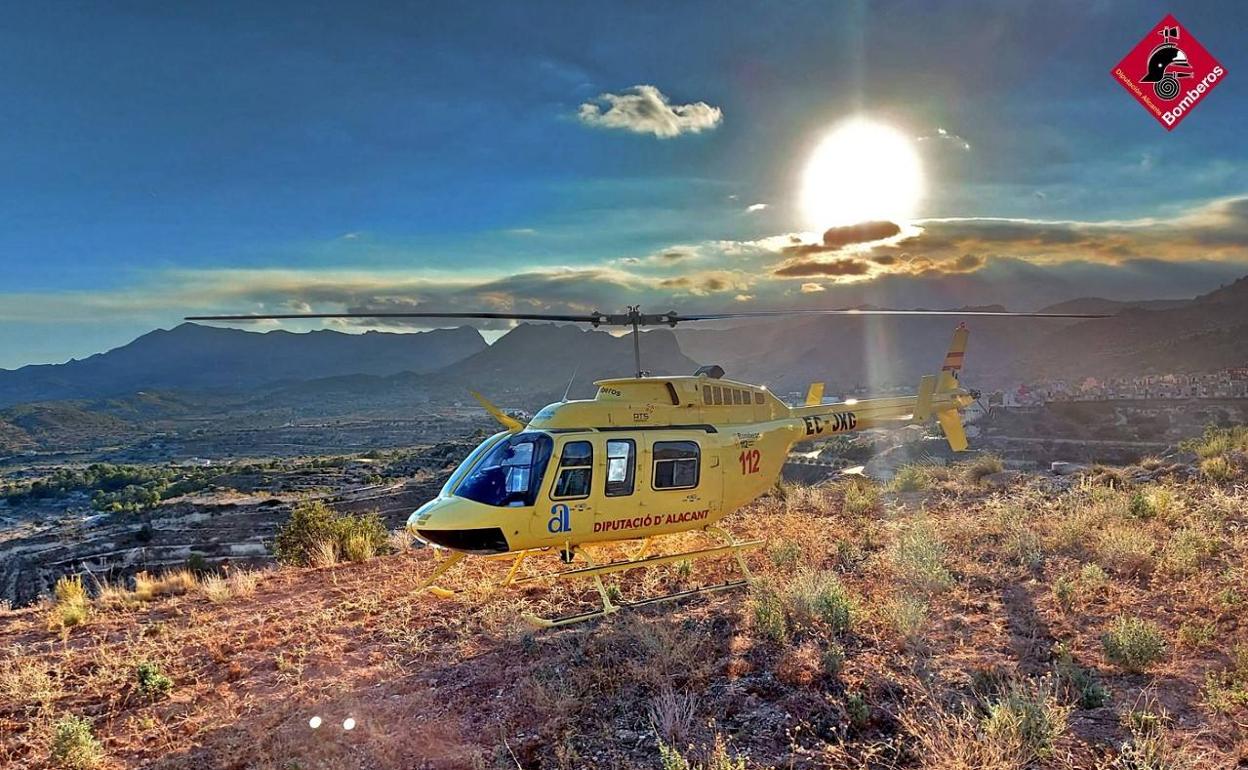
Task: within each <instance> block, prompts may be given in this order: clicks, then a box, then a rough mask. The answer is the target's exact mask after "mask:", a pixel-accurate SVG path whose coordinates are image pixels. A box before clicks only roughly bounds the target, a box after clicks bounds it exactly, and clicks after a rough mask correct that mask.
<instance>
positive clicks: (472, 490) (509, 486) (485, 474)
mask: <svg viewBox="0 0 1248 770" xmlns="http://www.w3.org/2000/svg"><path fill="white" fill-rule="evenodd" d="M552 443H553V442H552V441H551V439H550V436H547V435H546V434H545V433H517V434H516V435H514V436H512V437H510V438H508V439H505V440H504V441H502V442H500V443H499V444H498V445H497V446H495V447H494V448H493V449H491V450H490V451H489V452H488V453H487V454H486V455H485V456H484V457H482V458H481V459H480V461H478V462H477V464H476V466H475V467H473V469H472V470H471V471H469V472H468V474H467V475H466V476H464V480H463V481H462V482H460V484H459V486H458V487H457V488H456V489H455V496H456V497H462V498H464V499H466V500H473V501H475V502H478V503H485V504H486V505H497V506H500V507H512V506H521V505H532V504H533V502H534V499H535V498H536V497H537V490H538V488H539V487H540V486H541V484H542V475H543V473H544V472H545V470H546V461H547V460H549V459H550V450H551V444H552Z"/></svg>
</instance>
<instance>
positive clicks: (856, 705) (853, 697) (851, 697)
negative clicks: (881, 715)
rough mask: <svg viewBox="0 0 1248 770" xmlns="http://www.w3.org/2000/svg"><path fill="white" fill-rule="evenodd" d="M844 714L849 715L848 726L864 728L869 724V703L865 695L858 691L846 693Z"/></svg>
mask: <svg viewBox="0 0 1248 770" xmlns="http://www.w3.org/2000/svg"><path fill="white" fill-rule="evenodd" d="M845 715H846V716H848V717H849V725H850V727H853V728H854V729H855V730H863V729H866V727H867V725H869V724H871V704H870V703H868V702H867V696H866V695H864V694H862V693H860V692H850V693H846V694H845Z"/></svg>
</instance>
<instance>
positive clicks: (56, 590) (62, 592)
mask: <svg viewBox="0 0 1248 770" xmlns="http://www.w3.org/2000/svg"><path fill="white" fill-rule="evenodd" d="M52 595H53V596H55V597H56V601H57V602H58V603H60V604H86V603H87V589H86V588H84V587H83V585H82V576H81V575H64V576H62V577H60V578H58V579H57V581H56V585H55V586H54V587H53V588H52Z"/></svg>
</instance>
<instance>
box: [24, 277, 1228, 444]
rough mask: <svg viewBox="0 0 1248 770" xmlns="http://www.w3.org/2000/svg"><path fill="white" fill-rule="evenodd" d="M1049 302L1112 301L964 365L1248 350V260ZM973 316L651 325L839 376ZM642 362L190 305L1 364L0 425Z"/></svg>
mask: <svg viewBox="0 0 1248 770" xmlns="http://www.w3.org/2000/svg"><path fill="white" fill-rule="evenodd" d="M967 309H968V308H963V310H967ZM1044 310H1045V311H1046V312H1066V313H1112V314H1113V315H1112V317H1110V318H1105V319H1095V320H1063V319H1010V318H986V317H975V318H971V319H969V323H970V326H971V327H972V334H971V343H970V349H969V353H968V356H967V363H966V369H965V372H964V375H963V380H964V381H965V382H967V383H970V384H974V385H975V386H977V387H982V388H995V387H1004V386H1009V385H1011V384H1017V383H1018V382H1020V381H1033V380H1037V379H1048V380H1052V379H1065V380H1078V379H1081V378H1083V377H1088V376H1092V377H1099V378H1104V377H1123V376H1133V375H1143V374H1156V373H1167V372H1195V371H1209V370H1215V369H1221V368H1226V367H1231V366H1244V365H1248V278H1243V279H1240V280H1238V281H1236V282H1234V283H1233V284H1230V285H1227V286H1223V287H1221V288H1219V289H1217V290H1216V291H1213V292H1210V293H1208V294H1205V295H1202V296H1199V297H1195V298H1193V299H1190V300H1149V301H1141V302H1118V301H1114V300H1107V299H1101V298H1081V299H1074V300H1070V301H1068V302H1063V303H1061V304H1059V305H1055V306H1052V307H1049V308H1045V309H1044ZM957 320H958V319H956V318H943V317H941V318H924V317H913V316H910V317H907V316H895V317H887V316H885V317H882V316H853V317H846V316H823V317H799V318H790V319H783V320H776V321H771V322H766V323H752V324H747V325H742V326H737V327H731V328H696V327H693V326H688V327H684V326H682V327H681V328H679V329H676V330H674V331H673V330H667V329H659V330H652V331H647V332H644V333H643V335H642V338H641V346H642V356H643V367H644V368H645V369H647V370H648V371H650V372H653V373H655V374H686V373H691V372H693V371H694V370H695V369H696V368H697V367H698V366H699V365H701V364H710V363H717V364H720V365H721V366H723V367H724V369H725V370H726V371H727V373H728V376H729V377H732V378H736V379H741V380H745V381H749V382H754V383H758V384H764V385H768V386H769V387H771V388H772V389H773V390H776V391H777V392H790V391H796V390H802V389H804V388H805V386H806V384H808V383H809V382H812V381H824V382H827V383H828V388H829V392H832V393H835V392H844V391H847V390H849V389H852V388H856V387H863V388H865V389H867V390H872V389H882V388H886V387H891V386H911V385H913V384H915V383H917V382H918V378H919V377H920V376H921V375H923V374H928V373H931V372H934V371H936V370H937V369H938V368H939V366H940V363H941V360H942V358H943V355H944V351H945V349H946V347H947V345H948V341H949V336H950V333H951V331H952V328H953V326H954V325H955V324H956V322H957ZM633 366H634V365H633V350H632V340H631V339H630V338H629V337H627V336H614V335H612V334H609V333H607V332H604V331H599V330H590V329H581V328H577V327H574V326H558V325H549V324H520V325H519V326H517V327H515V328H514V329H512V330H511V331H509V332H508V333H507V334H505V335H503V336H502V337H500V338H499V339H498V340H497V341H495V342H494V343H493V344H487V343H486V342H485V340H484V338H483V337H482V336H481V334H480V333H479V332H478V331H477V330H475V329H473V328H471V327H466V326H464V327H459V328H455V329H438V330H434V331H428V332H417V333H384V332H367V333H364V334H344V333H341V332H335V331H317V332H308V333H292V332H287V331H270V332H263V333H261V332H254V331H243V330H238V329H225V328H217V327H208V326H199V325H195V324H189V323H187V324H182V325H180V326H177V327H175V328H173V329H170V330H157V331H153V332H151V333H149V334H145V335H143V336H141V337H139V338H138V339H136V340H134V341H133V342H130V343H129V344H127V345H123V346H121V347H119V348H116V349H114V350H110V351H107V352H104V353H99V354H96V355H93V356H90V357H88V358H85V359H82V360H73V361H69V362H67V363H64V364H57V365H38V366H27V367H22V368H20V369H16V370H0V442H2V443H4V444H7V445H8V446H10V447H20V446H23V444H24V440H23V438H22V436H23V435H26V436H29V435H33V434H32V431H35V433H47V432H48V431H52V432H53V433H57V432H58V431H59V433H58V435H61V436H63V437H64V436H68V437H70V438H72V437H74V436H77V435H89V434H92V433H96V434H98V433H104V434H112V433H119V432H124V426H125V425H128V424H129V423H130V422H131V421H134V420H149V421H150V420H152V419H170V418H177V417H178V416H181V415H189V414H194V413H196V412H200V413H202V412H203V410H204V409H205V405H206V404H211V405H212V407H213V409H214V410H215V413H217V414H237V413H239V412H240V411H241V412H244V413H245V412H246V411H248V410H274V409H279V408H281V409H286V410H288V411H294V412H295V413H298V412H300V410H310V411H311V412H314V413H320V414H344V413H349V412H352V411H366V410H368V409H378V410H394V409H402V408H403V407H404V406H405V405H410V404H413V403H431V404H437V403H449V402H452V401H462V400H464V398H465V396H466V392H467V390H469V389H474V390H479V391H481V392H484V393H486V394H488V395H491V396H492V397H496V398H502V399H504V400H505V401H509V402H511V403H513V404H522V405H524V406H531V407H536V406H540V405H542V404H544V403H547V402H549V401H551V400H554V399H557V398H559V397H561V396H562V395H563V393H564V392H565V389H568V387H569V382H571V387H570V390H569V391H568V392H570V393H571V395H572V396H573V397H583V396H587V395H589V394H591V393H592V392H593V390H592V382H593V381H594V380H595V379H601V378H604V377H618V376H628V375H631V374H632V372H633ZM32 404H33V405H32ZM67 410H68V411H67ZM79 413H81V414H82V416H81V417H77V418H75V417H74V416H75V415H77V414H79ZM71 418H72V419H71ZM65 423H69V424H70V425H71V426H72V427H71V428H69V429H66V428H65V427H64V425H65ZM58 426H59V427H58ZM25 443H30V442H28V441H27V442H25ZM37 443H41V442H37ZM62 443H63V442H62ZM70 443H74V442H70Z"/></svg>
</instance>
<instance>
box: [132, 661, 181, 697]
mask: <svg viewBox="0 0 1248 770" xmlns="http://www.w3.org/2000/svg"><path fill="white" fill-rule="evenodd" d="M134 673H135V677H136V678H137V679H138V680H139V694H140V695H143V696H144V697H147V698H151V699H153V700H155V699H157V698H160V697H163V696H165V695H168V694H169V691H170V690H172V689H173V680H172V679H170V678H169V677H167V676H165V674H164V672H162V671H161V670H160V666H157V665H156V664H155V663H149V662H147V661H144V662H143V663H140V664H139V665H138V666H137V667H136V668H135V672H134Z"/></svg>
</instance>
